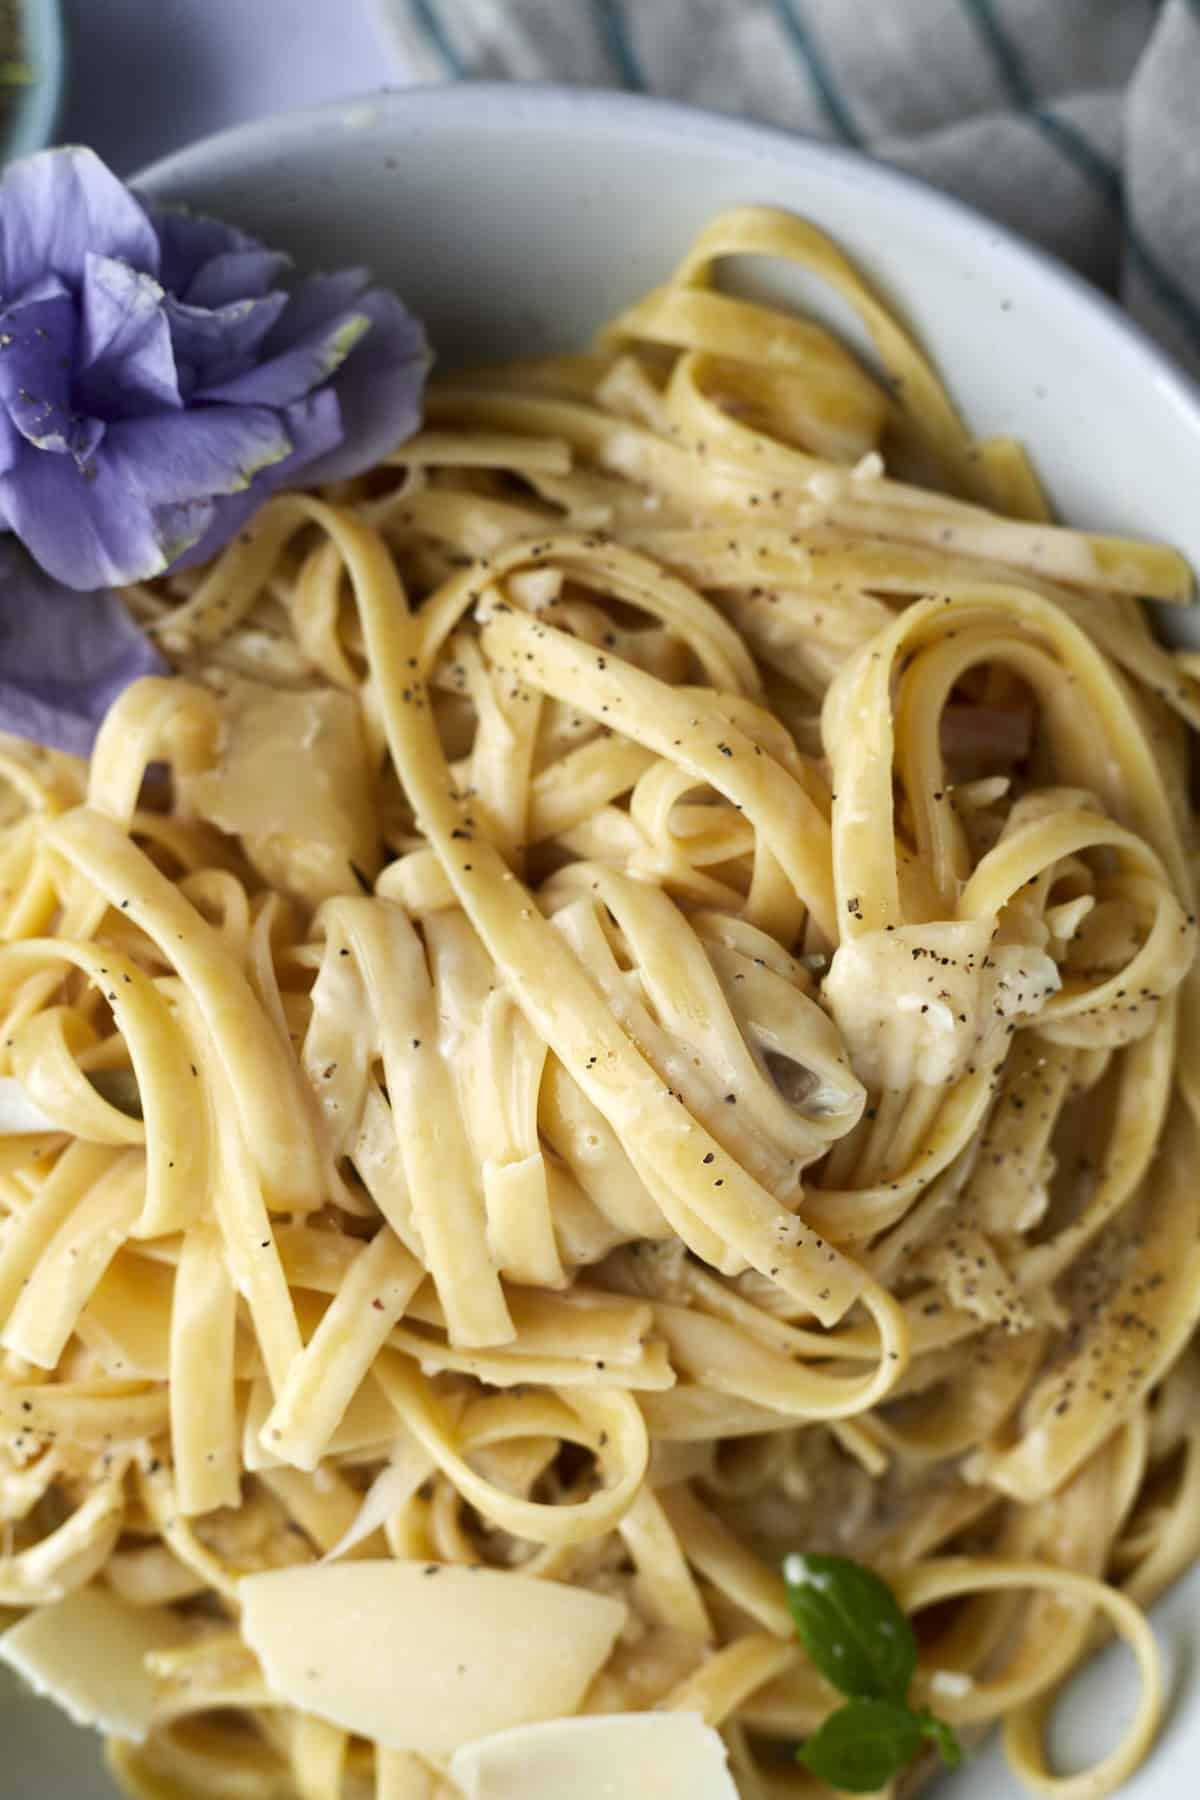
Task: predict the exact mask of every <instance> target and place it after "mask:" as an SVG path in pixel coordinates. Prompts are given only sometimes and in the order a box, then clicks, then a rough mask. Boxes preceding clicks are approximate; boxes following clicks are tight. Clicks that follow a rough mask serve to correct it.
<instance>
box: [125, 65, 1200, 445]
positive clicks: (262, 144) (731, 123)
mask: <svg viewBox="0 0 1200 1800" xmlns="http://www.w3.org/2000/svg"><path fill="white" fill-rule="evenodd" d="M392 120H395V121H396V123H397V124H399V125H404V126H417V127H419V128H420V130H421V131H422V132H423V133H425V134H427V135H429V136H431V137H436V135H437V134H438V133H439V132H440V131H442V130H445V129H454V130H462V129H463V128H464V127H468V126H469V127H472V128H474V129H477V130H479V131H480V132H482V133H486V132H487V131H488V129H489V128H490V127H492V126H499V127H501V128H503V129H512V128H514V127H516V128H518V129H523V130H527V131H530V132H534V133H536V132H551V131H555V130H560V129H562V128H564V127H569V126H572V125H577V124H579V123H580V122H581V121H582V122H583V123H585V124H586V125H587V126H588V127H589V128H590V129H592V130H600V131H602V132H608V133H610V134H611V135H614V136H622V137H625V136H627V135H628V133H629V131H630V130H631V129H633V128H635V127H636V128H638V129H640V130H642V131H644V132H648V133H649V134H651V135H659V136H661V137H664V138H666V139H668V140H670V141H674V142H687V141H688V140H689V139H693V140H694V139H696V138H703V139H704V140H705V141H706V143H708V144H709V145H712V144H713V143H714V141H715V143H716V145H717V147H718V148H719V147H720V145H721V144H722V143H723V142H724V143H727V144H728V145H729V147H730V149H731V150H738V151H740V152H741V153H743V154H745V153H746V152H747V151H748V152H750V153H752V154H754V155H757V156H759V157H762V158H764V159H765V158H771V159H777V158H778V157H779V156H780V154H781V153H782V154H784V155H786V156H787V157H789V158H793V159H796V160H797V161H798V162H799V163H801V164H804V163H807V164H809V165H810V166H816V167H821V166H824V167H827V168H830V169H833V170H836V171H838V172H839V173H840V174H842V175H843V176H847V175H849V176H851V177H852V178H853V179H855V180H856V181H858V182H861V183H865V184H866V185H867V186H868V187H871V188H874V189H875V190H876V191H877V192H878V193H879V194H880V196H881V197H886V196H887V195H889V194H890V195H892V196H894V197H895V198H896V200H897V201H898V202H899V203H900V204H902V205H903V206H906V207H908V208H909V209H915V210H916V211H918V212H924V213H925V215H926V216H927V217H929V218H930V219H932V221H933V224H934V228H935V230H945V231H946V232H948V233H949V234H950V235H951V236H952V237H958V238H964V237H965V236H967V235H978V234H979V233H980V232H983V233H986V234H987V238H988V247H989V249H990V250H992V251H997V252H999V253H1000V254H1001V256H1002V257H1004V258H1006V259H1007V262H1008V267H1009V269H1011V270H1013V271H1014V272H1016V273H1018V274H1020V273H1022V272H1024V273H1027V274H1028V275H1029V276H1030V277H1031V278H1032V279H1033V281H1034V282H1035V284H1036V285H1039V286H1040V285H1044V284H1045V283H1049V284H1050V286H1051V287H1052V288H1053V287H1057V288H1058V289H1059V290H1060V291H1062V292H1063V293H1064V294H1065V295H1067V296H1069V297H1070V300H1071V303H1072V304H1073V305H1074V306H1076V307H1078V308H1079V309H1080V310H1081V311H1082V312H1083V313H1085V314H1087V315H1089V317H1090V319H1091V321H1092V323H1093V325H1094V326H1095V327H1097V328H1098V329H1099V331H1100V332H1101V334H1102V338H1103V340H1105V341H1106V344H1107V345H1108V346H1111V348H1112V349H1113V350H1114V351H1116V352H1117V354H1119V355H1123V356H1128V355H1131V354H1132V355H1133V356H1134V357H1135V358H1136V359H1137V360H1138V361H1139V362H1140V363H1141V364H1142V366H1143V368H1144V370H1145V373H1146V376H1147V378H1148V381H1149V383H1150V384H1151V385H1152V386H1153V388H1154V389H1155V391H1156V392H1157V394H1158V396H1159V397H1160V399H1162V400H1164V401H1168V402H1169V403H1170V405H1171V406H1172V408H1173V409H1176V410H1178V412H1179V413H1180V414H1181V415H1182V417H1183V419H1184V420H1185V421H1186V424H1187V427H1188V429H1189V430H1190V431H1191V432H1192V433H1194V434H1195V436H1196V438H1197V440H1198V444H1200V377H1195V376H1193V375H1191V374H1190V373H1189V372H1188V371H1187V370H1185V369H1184V368H1183V367H1182V366H1181V365H1180V364H1179V363H1178V362H1177V361H1176V360H1175V358H1174V357H1173V356H1172V355H1171V353H1170V351H1169V350H1167V349H1166V348H1165V347H1164V346H1163V345H1162V344H1160V343H1159V342H1158V341H1157V339H1155V338H1154V337H1153V336H1152V335H1151V333H1150V332H1149V331H1148V330H1147V328H1146V327H1145V326H1144V325H1142V324H1141V323H1140V322H1139V321H1138V320H1136V319H1135V318H1133V317H1132V315H1131V314H1129V313H1127V312H1126V311H1125V310H1124V308H1123V307H1121V306H1120V305H1119V304H1118V303H1117V301H1116V300H1114V299H1113V298H1112V297H1111V296H1110V295H1108V294H1106V293H1105V292H1104V291H1103V290H1102V289H1100V288H1098V287H1095V286H1094V285H1093V284H1092V283H1091V282H1090V281H1088V280H1087V279H1086V277H1085V276H1083V275H1081V274H1080V273H1079V272H1078V271H1077V270H1076V269H1073V268H1072V267H1071V265H1070V264H1069V263H1066V262H1064V261H1063V260H1062V259H1061V258H1060V257H1058V256H1056V255H1055V254H1054V253H1053V252H1052V251H1049V250H1046V249H1045V248H1043V246H1041V245H1040V244H1037V243H1035V242H1033V240H1032V239H1030V238H1026V237H1024V236H1022V234H1021V233H1020V232H1018V231H1015V230H1013V229H1012V227H1011V226H1008V225H1005V224H1002V223H1001V222H1000V221H999V220H997V219H994V218H992V217H991V216H990V215H989V214H987V213H984V212H981V211H980V210H979V209H978V208H977V207H974V206H972V205H971V204H970V203H969V202H967V201H965V200H961V199H959V198H958V196H957V195H954V194H950V193H947V192H946V191H945V190H944V189H942V188H939V187H937V186H936V185H935V184H934V183H933V182H932V181H930V180H928V179H927V178H926V177H925V176H922V175H917V174H914V173H913V172H912V171H910V170H908V169H900V168H896V167H895V166H893V165H892V164H890V163H886V162H883V161H881V160H879V159H877V158H876V157H873V156H871V155H869V154H867V153H866V152H865V151H862V150H858V149H855V148H853V147H851V146H849V145H844V144H838V143H831V142H829V141H828V140H826V139H824V138H819V137H814V136H812V135H811V134H810V133H805V132H800V131H795V130H792V129H791V128H789V127H787V126H782V125H772V124H766V123H762V122H760V121H758V120H751V119H743V118H739V117H737V116H735V115H733V114H729V113H723V112H719V111H717V110H715V109H714V108H711V107H703V106H695V105H692V104H691V103H689V102H685V101H679V100H672V99H668V98H664V97H662V96H659V95H656V94H634V93H627V92H625V91H623V90H621V89H607V88H597V87H588V86H582V85H580V86H573V85H566V84H562V83H550V82H521V81H472V80H465V81H448V82H433V83H427V84H422V85H415V86H412V87H384V88H380V89H375V90H372V91H370V92H367V93H363V94H354V95H348V96H346V97H345V98H344V99H341V100H326V101H320V102H317V103H316V104H313V105H309V106H303V107H292V108H287V109H284V110H281V111H279V112H274V113H268V114H265V115H263V116H262V117H261V118H257V119H251V120H248V121H246V122H244V123H242V124H240V125H233V126H228V127H226V128H225V129H223V130H221V131H216V132H211V133H209V134H208V135H207V136H205V137H201V138H196V139H194V140H193V141H192V143H190V144H187V145H184V146H183V147H181V148H180V149H178V150H174V151H172V152H170V154H168V155H167V156H164V157H160V158H158V159H156V160H155V161H154V162H153V163H150V164H149V165H148V166H147V167H146V168H144V169H141V170H139V171H138V173H137V174H135V175H134V176H132V177H131V178H130V179H131V182H132V185H133V186H135V187H137V188H139V189H144V190H146V191H147V192H148V194H149V196H150V197H151V198H153V197H154V193H155V190H158V191H160V192H163V191H167V192H170V193H171V194H172V196H173V197H174V196H175V195H176V194H177V193H178V189H179V187H180V185H181V184H183V185H186V180H187V177H188V173H189V171H190V170H193V169H194V167H195V165H196V163H197V162H198V161H199V162H205V161H210V160H211V159H213V158H214V157H215V158H218V159H220V161H222V162H223V163H225V164H226V165H230V164H232V165H236V164H237V162H238V161H239V160H241V159H242V158H243V157H245V156H250V155H257V154H259V153H261V152H262V151H263V150H264V149H268V150H269V149H271V148H275V149H277V150H279V151H281V152H282V151H284V150H285V149H286V148H287V147H288V145H289V144H290V143H291V142H292V141H299V142H302V143H303V144H304V145H305V147H306V148H307V149H311V147H312V139H313V135H314V133H316V134H318V135H321V134H324V135H327V136H330V137H337V138H339V139H340V138H343V137H344V136H345V134H346V131H347V130H348V129H349V128H352V127H356V126H362V125H363V124H364V123H369V124H372V125H374V124H376V123H389V122H391V121H392ZM835 235H836V234H835ZM933 353H934V354H936V351H934V352H933Z"/></svg>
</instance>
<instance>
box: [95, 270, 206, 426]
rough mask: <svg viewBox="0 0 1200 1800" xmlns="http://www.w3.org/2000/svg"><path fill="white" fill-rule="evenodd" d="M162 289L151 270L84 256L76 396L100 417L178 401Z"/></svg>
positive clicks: (176, 405)
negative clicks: (149, 271) (148, 271)
mask: <svg viewBox="0 0 1200 1800" xmlns="http://www.w3.org/2000/svg"><path fill="white" fill-rule="evenodd" d="M164 297H165V296H164V294H163V290H162V288H161V287H160V286H159V284H158V282H157V281H155V279H154V277H153V276H152V275H142V274H139V273H138V271H137V270H136V269H131V268H130V266H129V264H128V263H123V262H117V261H116V260H115V258H113V257H111V256H88V258H87V259H86V262H85V265H84V276H83V290H82V294H81V296H80V298H81V302H82V320H81V329H80V334H79V350H78V360H77V364H76V382H75V400H76V403H77V404H81V405H83V406H84V407H85V408H86V410H87V411H88V412H89V413H91V414H93V415H94V416H98V417H100V418H105V419H114V418H115V419H120V418H128V417H130V416H136V415H137V414H138V413H142V412H147V411H150V410H153V409H157V408H161V407H168V408H172V409H178V408H179V407H181V406H182V405H183V401H182V398H181V397H180V393H179V381H178V379H177V376H176V373H175V354H174V351H173V349H172V347H171V331H170V326H169V325H168V323H167V318H166V315H165V313H164V311H163V300H164Z"/></svg>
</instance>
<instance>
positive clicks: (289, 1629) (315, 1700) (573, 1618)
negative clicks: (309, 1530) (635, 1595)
mask: <svg viewBox="0 0 1200 1800" xmlns="http://www.w3.org/2000/svg"><path fill="white" fill-rule="evenodd" d="M238 1597H239V1599H240V1600H241V1602H242V1607H243V1613H242V1635H243V1637H244V1638H245V1640H246V1642H247V1643H248V1644H249V1645H250V1648H251V1649H252V1650H253V1651H254V1652H255V1654H256V1655H257V1657H258V1658H259V1661H260V1662H261V1663H262V1667H263V1673H264V1675H265V1676H266V1679H267V1683H268V1686H269V1687H270V1688H271V1690H272V1692H273V1693H275V1694H278V1696H279V1697H280V1699H282V1700H286V1701H288V1702H289V1704H291V1705H292V1706H297V1707H300V1708H301V1709H302V1710H303V1711H305V1712H310V1713H316V1715H317V1716H318V1717H319V1718H322V1719H328V1720H330V1721H331V1723H333V1724H334V1725H340V1726H341V1727H342V1728H343V1730H346V1731H353V1732H356V1733H357V1734H358V1735H359V1736H360V1737H365V1738H371V1739H373V1740H374V1742H375V1743H377V1744H383V1745H384V1746H385V1747H386V1748H387V1749H389V1750H419V1751H423V1752H425V1753H426V1754H434V1755H436V1754H444V1753H446V1752H448V1751H451V1750H457V1749H458V1747H459V1746H460V1745H461V1744H466V1743H470V1742H471V1741H472V1740H473V1739H475V1738H478V1737H480V1736H487V1735H490V1734H491V1733H493V1732H496V1731H503V1730H505V1729H507V1728H508V1727H509V1726H512V1725H524V1724H527V1723H529V1722H530V1721H531V1720H534V1719H551V1718H556V1717H558V1716H560V1715H561V1714H563V1713H571V1712H574V1710H575V1708H576V1707H577V1706H578V1704H579V1702H580V1700H581V1699H582V1698H583V1694H584V1691H585V1689H586V1688H587V1686H588V1684H589V1683H590V1681H591V1680H592V1677H593V1676H594V1675H595V1674H596V1672H597V1670H598V1669H600V1668H601V1667H602V1665H603V1664H604V1663H605V1662H606V1661H607V1659H608V1655H609V1652H610V1651H611V1649H612V1647H613V1644H614V1642H615V1641H616V1637H617V1634H618V1632H619V1631H620V1630H621V1628H622V1626H623V1625H624V1624H625V1620H626V1608H625V1606H624V1605H623V1604H622V1603H621V1602H620V1601H618V1600H611V1599H609V1598H607V1597H606V1596H605V1595H602V1594H593V1593H589V1592H588V1591H587V1590H586V1589H584V1588H573V1587H566V1586H563V1585H562V1584H560V1583H559V1582H555V1581H537V1580H534V1579H532V1578H531V1577H528V1576H522V1575H513V1574H509V1573H507V1572H501V1571H500V1570H496V1569H470V1568H465V1567H462V1566H460V1565H455V1564H451V1565H443V1564H438V1563H416V1562H367V1561H364V1562H348V1563H324V1564H316V1565H308V1566H305V1567H303V1568H292V1569H272V1570H270V1571H268V1572H267V1573H265V1574H261V1575H248V1576H246V1577H245V1578H244V1579H243V1580H242V1581H241V1582H240V1583H239V1586H238Z"/></svg>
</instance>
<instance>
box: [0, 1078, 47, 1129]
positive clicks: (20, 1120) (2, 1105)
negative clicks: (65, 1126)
mask: <svg viewBox="0 0 1200 1800" xmlns="http://www.w3.org/2000/svg"><path fill="white" fill-rule="evenodd" d="M57 1129H58V1127H57V1126H56V1125H54V1124H53V1123H52V1122H51V1121H50V1120H49V1119H48V1118H47V1117H46V1115H45V1113H44V1112H41V1111H39V1109H38V1108H37V1107H36V1106H35V1105H34V1104H33V1101H32V1100H31V1099H30V1098H29V1095H28V1094H27V1093H26V1092H25V1089H24V1088H23V1087H22V1086H21V1084H20V1082H19V1081H16V1080H14V1078H13V1077H12V1076H11V1075H0V1137H24V1136H25V1134H26V1133H27V1132H31V1131H57Z"/></svg>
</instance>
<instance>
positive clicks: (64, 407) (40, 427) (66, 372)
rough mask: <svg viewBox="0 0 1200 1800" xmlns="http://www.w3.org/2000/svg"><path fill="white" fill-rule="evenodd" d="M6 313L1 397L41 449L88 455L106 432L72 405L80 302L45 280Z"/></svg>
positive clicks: (15, 420)
mask: <svg viewBox="0 0 1200 1800" xmlns="http://www.w3.org/2000/svg"><path fill="white" fill-rule="evenodd" d="M39 289H40V292H41V293H42V294H43V295H44V296H45V297H44V298H38V299H34V298H32V297H31V294H30V293H27V294H26V296H25V298H24V299H23V300H22V301H21V302H20V303H19V304H18V305H16V306H13V307H10V308H9V309H8V310H7V312H6V313H5V315H4V322H3V331H2V333H0V346H2V348H0V401H2V402H3V404H4V407H5V410H6V411H7V413H8V416H9V417H10V418H11V420H12V422H13V424H14V425H15V426H16V428H17V430H18V431H19V432H20V433H21V435H22V436H23V437H24V438H26V439H27V440H28V441H29V443H30V444H32V445H33V446H34V447H35V448H36V449H38V450H43V451H51V452H55V453H57V454H58V455H60V456H63V455H70V456H74V457H75V458H76V459H77V460H79V461H81V462H82V461H86V459H87V458H88V457H89V456H90V455H91V454H92V452H93V451H94V450H95V448H96V446H97V444H98V443H99V442H100V440H101V439H102V438H103V436H104V426H103V424H102V423H101V421H100V420H98V419H88V418H83V417H81V416H80V415H79V414H78V413H77V412H76V410H75V408H74V406H73V405H72V397H71V365H72V362H73V360H74V353H75V345H76V336H77V320H76V314H75V302H74V301H73V300H72V299H71V297H70V295H69V294H68V293H67V292H66V291H65V289H63V288H62V286H61V283H58V282H48V283H43V284H39Z"/></svg>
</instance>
